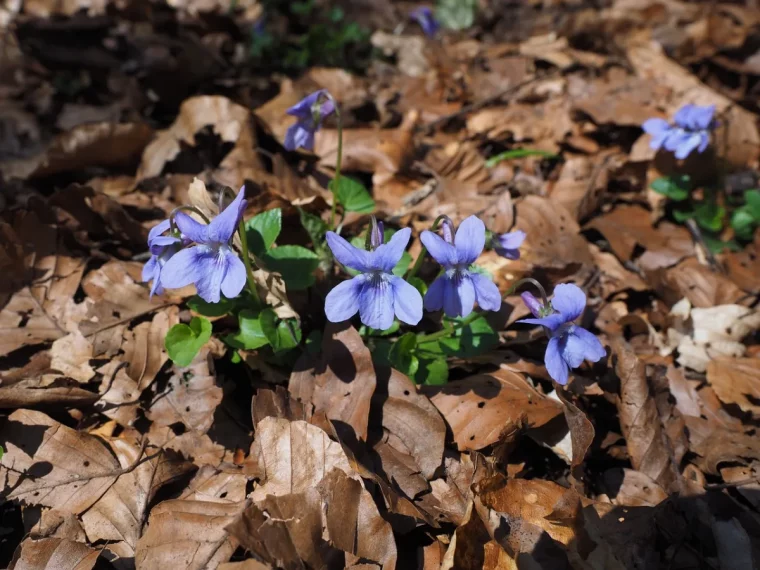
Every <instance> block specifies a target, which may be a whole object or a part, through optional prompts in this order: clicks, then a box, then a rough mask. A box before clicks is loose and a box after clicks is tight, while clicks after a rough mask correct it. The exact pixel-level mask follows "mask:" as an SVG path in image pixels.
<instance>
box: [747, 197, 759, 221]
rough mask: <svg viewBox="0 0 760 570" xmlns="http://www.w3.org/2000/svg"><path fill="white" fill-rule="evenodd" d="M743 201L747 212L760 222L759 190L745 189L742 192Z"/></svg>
mask: <svg viewBox="0 0 760 570" xmlns="http://www.w3.org/2000/svg"><path fill="white" fill-rule="evenodd" d="M744 202H745V203H746V206H745V208H747V210H748V212H749V213H750V214H751V215H752V217H753V218H754V219H755V221H756V222H758V223H760V190H747V191H746V192H745V193H744Z"/></svg>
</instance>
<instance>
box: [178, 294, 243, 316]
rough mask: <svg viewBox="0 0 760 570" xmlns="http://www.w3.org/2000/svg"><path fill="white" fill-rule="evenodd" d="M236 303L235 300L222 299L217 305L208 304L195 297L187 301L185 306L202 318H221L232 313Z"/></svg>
mask: <svg viewBox="0 0 760 570" xmlns="http://www.w3.org/2000/svg"><path fill="white" fill-rule="evenodd" d="M236 301H237V300H236V299H227V298H226V297H222V298H221V299H220V300H219V302H218V303H208V302H206V301H204V300H203V299H201V298H200V297H199V296H198V295H195V296H193V297H191V298H190V300H188V302H187V306H188V307H190V310H191V311H193V312H195V313H198V314H199V315H203V316H204V317H221V316H223V315H226V314H228V313H232V312H233V311H234V309H235V306H236V305H237V302H236Z"/></svg>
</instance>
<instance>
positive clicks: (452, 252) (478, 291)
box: [420, 216, 501, 317]
mask: <svg viewBox="0 0 760 570" xmlns="http://www.w3.org/2000/svg"><path fill="white" fill-rule="evenodd" d="M442 229H443V235H444V237H443V238H441V237H440V236H439V235H437V234H435V233H433V232H431V231H428V230H425V231H424V232H422V235H421V236H420V239H421V240H422V243H423V244H424V245H425V247H426V248H427V250H428V251H429V252H430V255H432V256H433V258H434V259H435V260H436V261H437V262H438V263H440V264H441V265H442V266H443V270H444V272H443V274H442V275H441V276H440V277H438V278H437V279H436V280H435V281H433V284H432V285H430V288H429V289H428V291H427V293H426V294H425V309H427V310H428V311H438V310H440V309H441V308H442V309H443V312H444V313H446V315H447V316H449V317H466V316H467V315H469V314H470V313H471V312H472V309H473V307H474V305H475V301H476V300H477V302H478V305H480V308H481V309H485V310H487V311H498V310H499V308H501V294H500V293H499V288H498V287H497V286H496V284H495V283H494V282H493V281H491V280H490V279H489V278H488V277H486V276H485V275H482V274H481V273H477V272H476V271H472V270H471V269H470V266H471V265H472V264H473V263H474V262H475V260H476V259H477V258H478V256H480V253H481V252H482V251H483V247H484V246H485V243H486V226H485V224H484V223H483V222H482V221H481V220H480V219H478V218H477V217H475V216H470V217H469V218H467V219H466V220H464V221H463V222H462V223H461V224H460V225H459V229H458V230H457V232H456V236H454V235H453V233H454V232H453V226H452V224H451V221H450V220H444V222H443V223H442Z"/></svg>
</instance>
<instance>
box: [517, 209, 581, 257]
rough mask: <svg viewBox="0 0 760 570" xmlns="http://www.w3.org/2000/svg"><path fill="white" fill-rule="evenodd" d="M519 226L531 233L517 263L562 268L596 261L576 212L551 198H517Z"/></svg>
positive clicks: (518, 227)
mask: <svg viewBox="0 0 760 570" xmlns="http://www.w3.org/2000/svg"><path fill="white" fill-rule="evenodd" d="M516 229H520V230H523V231H524V232H526V233H527V234H528V236H529V237H528V239H527V240H526V241H525V243H524V244H523V246H522V248H521V252H520V253H521V256H520V260H519V261H517V262H516V263H515V266H516V267H522V268H525V270H526V271H527V270H530V269H533V268H542V269H548V270H556V271H561V270H564V269H565V268H567V267H568V266H591V265H592V264H593V259H592V257H591V252H590V251H589V246H588V242H587V241H586V239H585V238H584V237H583V236H582V235H580V227H579V226H578V224H577V223H576V222H575V218H574V216H573V215H571V214H570V213H569V212H568V211H567V210H565V208H563V207H562V206H560V205H558V204H555V203H553V202H552V201H551V200H549V199H548V198H541V197H539V196H527V197H526V198H524V199H523V200H522V201H520V202H518V203H517V224H516ZM530 236H534V237H530Z"/></svg>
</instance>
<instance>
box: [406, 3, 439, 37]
mask: <svg viewBox="0 0 760 570" xmlns="http://www.w3.org/2000/svg"><path fill="white" fill-rule="evenodd" d="M409 17H410V18H411V19H412V20H414V21H415V22H417V23H418V24H419V25H420V27H421V28H422V31H423V33H424V34H425V35H426V36H428V37H430V38H432V37H433V36H435V34H437V33H438V30H439V29H440V28H441V24H439V23H438V20H436V19H435V16H434V15H433V11H432V10H431V9H430V8H429V7H427V6H420V7H419V8H415V9H414V10H412V11H411V12H410V13H409Z"/></svg>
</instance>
